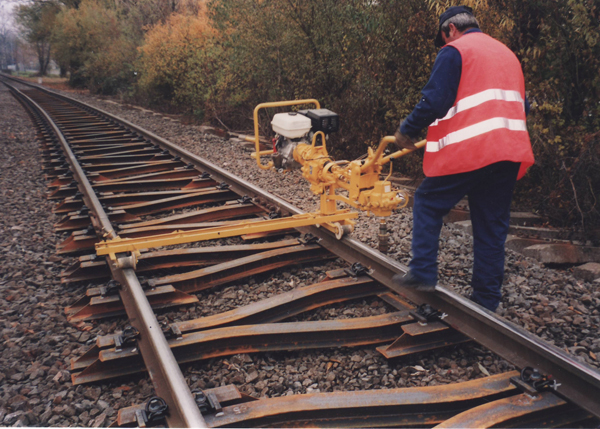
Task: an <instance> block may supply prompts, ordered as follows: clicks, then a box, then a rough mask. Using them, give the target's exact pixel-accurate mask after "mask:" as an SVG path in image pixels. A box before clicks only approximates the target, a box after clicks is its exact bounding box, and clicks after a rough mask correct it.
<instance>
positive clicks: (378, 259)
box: [26, 83, 600, 417]
mask: <svg viewBox="0 0 600 429" xmlns="http://www.w3.org/2000/svg"><path fill="white" fill-rule="evenodd" d="M26 85H29V86H31V87H33V88H36V89H38V90H40V91H42V92H45V93H47V94H49V95H52V96H55V97H57V98H59V99H62V100H65V101H68V102H71V103H73V104H75V105H78V106H81V107H84V108H85V109H87V110H88V111H89V110H90V109H93V110H95V111H96V112H98V113H99V114H100V115H103V116H104V117H106V118H109V119H111V120H114V121H119V122H120V123H121V124H123V125H125V126H127V127H129V128H130V129H132V130H134V131H136V132H138V133H140V134H141V135H143V136H144V137H146V138H148V139H150V140H151V141H153V142H154V143H156V144H159V145H160V146H162V147H163V148H165V149H167V150H168V151H169V152H170V153H171V154H173V155H175V156H179V157H181V158H182V159H183V160H184V161H185V162H188V163H193V164H195V165H198V166H201V167H202V168H203V169H205V170H206V171H207V172H209V173H210V174H211V175H212V176H213V177H215V178H217V179H218V180H222V181H226V182H227V183H229V184H230V189H232V190H234V191H235V192H237V193H239V194H240V195H244V194H246V195H250V196H252V197H254V198H256V199H258V200H259V201H261V202H263V203H264V204H267V205H272V206H276V207H279V208H280V209H281V211H282V212H284V213H287V214H290V215H294V214H301V213H303V212H302V211H301V210H300V209H298V208H296V207H295V206H293V205H292V204H290V203H288V202H286V201H285V200H283V199H282V198H279V197H277V196H275V195H273V194H271V193H269V192H267V191H265V190H262V189H259V188H257V187H255V186H254V185H252V184H250V183H249V182H247V181H246V180H244V179H241V178H239V177H237V176H235V175H233V174H232V173H229V172H228V171H226V170H224V169H222V168H220V167H218V166H216V165H215V164H213V163H211V162H209V161H207V160H205V159H203V158H201V157H199V156H197V155H195V154H193V153H191V152H189V151H187V150H185V149H182V148H180V147H178V146H176V145H175V144H173V143H171V142H169V141H168V140H166V139H163V138H161V137H159V136H157V135H156V134H154V133H152V132H149V131H147V130H144V129H143V128H141V127H139V126H137V125H134V124H132V123H130V122H128V121H126V120H124V119H121V118H119V117H117V116H115V115H112V114H110V113H108V112H105V111H103V110H101V109H98V108H91V107H90V106H88V105H85V104H84V103H81V102H79V101H77V100H73V99H71V98H70V97H67V96H64V95H62V94H58V93H56V92H54V91H51V90H48V89H46V88H42V87H39V86H37V85H33V84H29V83H26ZM301 230H302V231H306V232H310V233H312V234H313V235H315V236H317V237H319V238H320V244H321V245H322V246H323V247H325V248H327V249H328V250H329V251H330V252H332V253H334V254H336V255H337V256H338V257H340V258H342V259H344V260H345V261H347V262H349V263H355V262H360V263H361V264H363V265H364V266H367V267H369V268H370V269H371V272H370V274H369V275H370V276H371V277H372V278H373V279H375V280H377V281H379V282H380V283H382V284H383V285H385V286H387V287H388V288H390V289H391V290H393V291H395V292H397V293H399V294H400V295H402V296H404V297H406V298H407V299H409V300H411V301H413V302H415V303H425V302H426V303H428V304H430V305H432V306H433V307H435V308H437V309H438V310H440V311H442V312H444V313H446V314H447V315H448V316H447V317H446V318H445V319H444V321H445V322H446V323H447V324H449V325H450V326H451V327H453V328H455V329H457V330H459V331H460V332H462V333H463V334H465V335H467V336H468V337H470V338H472V339H473V340H474V341H476V342H477V343H479V344H481V345H482V346H484V347H486V348H488V349H489V350H491V351H493V352H494V353H496V354H498V355H499V356H501V357H502V358H504V359H506V360H507V361H509V362H511V363H513V364H514V365H516V366H518V367H520V368H523V367H527V366H533V367H535V368H537V369H538V370H540V371H541V372H542V373H545V374H548V375H552V376H553V377H554V378H555V379H556V380H557V381H558V383H560V387H558V389H557V390H556V392H555V393H556V394H557V395H559V396H560V397H562V398H564V399H566V400H569V401H571V402H573V403H575V404H577V405H578V406H580V407H582V408H584V409H586V410H587V411H589V412H591V413H592V414H594V415H595V416H596V417H600V372H599V371H598V370H596V369H595V368H593V367H591V366H589V365H587V364H585V363H582V362H579V361H577V360H576V359H575V358H574V357H573V356H571V355H569V354H568V353H566V352H564V351H563V350H561V349H559V348H558V347H555V346H553V345H551V344H549V343H547V342H545V341H543V340H542V339H540V338H538V337H536V336H535V335H533V334H531V333H529V332H527V331H526V330H525V329H523V328H521V327H519V326H517V325H514V324H512V323H510V322H508V321H506V320H504V319H502V318H500V317H499V316H497V315H495V314H493V313H491V312H489V311H487V310H486V309H484V308H482V307H480V306H478V305H476V304H474V303H473V302H471V301H470V300H468V299H467V298H465V297H463V296H460V295H458V294H456V293H454V292H452V291H450V290H448V289H446V288H444V287H441V286H437V288H436V292H435V293H424V292H419V291H415V290H412V289H406V288H401V287H398V286H396V285H395V284H394V283H393V282H392V280H391V279H392V276H393V275H394V274H397V273H405V272H406V271H407V270H408V268H407V267H406V266H404V265H402V264H400V263H398V262H397V261H395V260H393V259H391V258H389V257H387V256H385V255H383V254H381V253H379V252H377V251H376V250H374V249H372V248H371V247H369V246H367V245H365V244H363V243H361V242H359V241H357V240H355V239H352V238H349V237H344V238H343V239H342V240H337V239H336V238H335V237H334V236H333V234H331V233H330V232H329V231H326V230H324V229H323V228H317V227H314V226H313V227H304V228H301Z"/></svg>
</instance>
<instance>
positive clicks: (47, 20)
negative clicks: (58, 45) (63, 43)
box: [17, 0, 60, 76]
mask: <svg viewBox="0 0 600 429" xmlns="http://www.w3.org/2000/svg"><path fill="white" fill-rule="evenodd" d="M59 11H60V5H59V4H58V3H56V2H54V1H52V0H48V1H44V2H36V3H32V4H29V5H22V6H19V8H18V9H17V22H18V23H19V24H20V25H21V27H22V28H23V32H24V35H25V40H27V42H29V43H31V44H32V45H33V46H34V47H35V50H36V53H37V57H38V63H39V68H40V71H39V73H40V75H41V76H43V75H45V74H46V71H47V69H48V64H49V63H50V53H51V47H52V45H51V42H50V36H51V34H52V28H53V27H54V23H55V20H56V15H57V13H58V12H59Z"/></svg>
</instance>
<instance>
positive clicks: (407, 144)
mask: <svg viewBox="0 0 600 429" xmlns="http://www.w3.org/2000/svg"><path fill="white" fill-rule="evenodd" d="M394 137H396V144H397V145H398V146H400V147H401V148H402V149H416V148H417V147H416V146H415V143H414V141H413V139H411V138H410V137H409V136H407V135H406V134H402V133H401V132H400V130H398V131H396V134H394Z"/></svg>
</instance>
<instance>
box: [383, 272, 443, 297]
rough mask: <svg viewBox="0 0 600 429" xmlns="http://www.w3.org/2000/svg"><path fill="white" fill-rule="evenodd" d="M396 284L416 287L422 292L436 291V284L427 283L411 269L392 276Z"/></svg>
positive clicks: (411, 287)
mask: <svg viewBox="0 0 600 429" xmlns="http://www.w3.org/2000/svg"><path fill="white" fill-rule="evenodd" d="M392 281H393V282H394V284H396V285H398V286H402V287H406V288H410V289H416V290H419V291H421V292H435V286H436V285H435V284H431V283H425V282H423V281H422V280H420V279H418V278H416V277H415V276H414V275H413V274H412V273H411V272H410V271H409V272H407V273H406V274H404V275H402V274H396V275H394V277H392Z"/></svg>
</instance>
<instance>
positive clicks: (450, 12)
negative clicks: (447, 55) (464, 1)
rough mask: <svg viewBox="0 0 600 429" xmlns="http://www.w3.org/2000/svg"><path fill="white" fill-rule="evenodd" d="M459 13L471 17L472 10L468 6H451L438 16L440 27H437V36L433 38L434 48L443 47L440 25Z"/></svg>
mask: <svg viewBox="0 0 600 429" xmlns="http://www.w3.org/2000/svg"><path fill="white" fill-rule="evenodd" d="M459 13H468V14H469V15H473V9H471V8H470V7H469V6H451V7H449V8H448V9H446V12H444V13H442V14H441V15H440V26H439V27H438V33H437V36H435V46H436V47H437V48H441V47H442V46H444V44H445V43H444V39H442V24H443V23H444V22H446V21H447V20H449V19H450V18H452V17H453V16H455V15H458V14H459Z"/></svg>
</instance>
